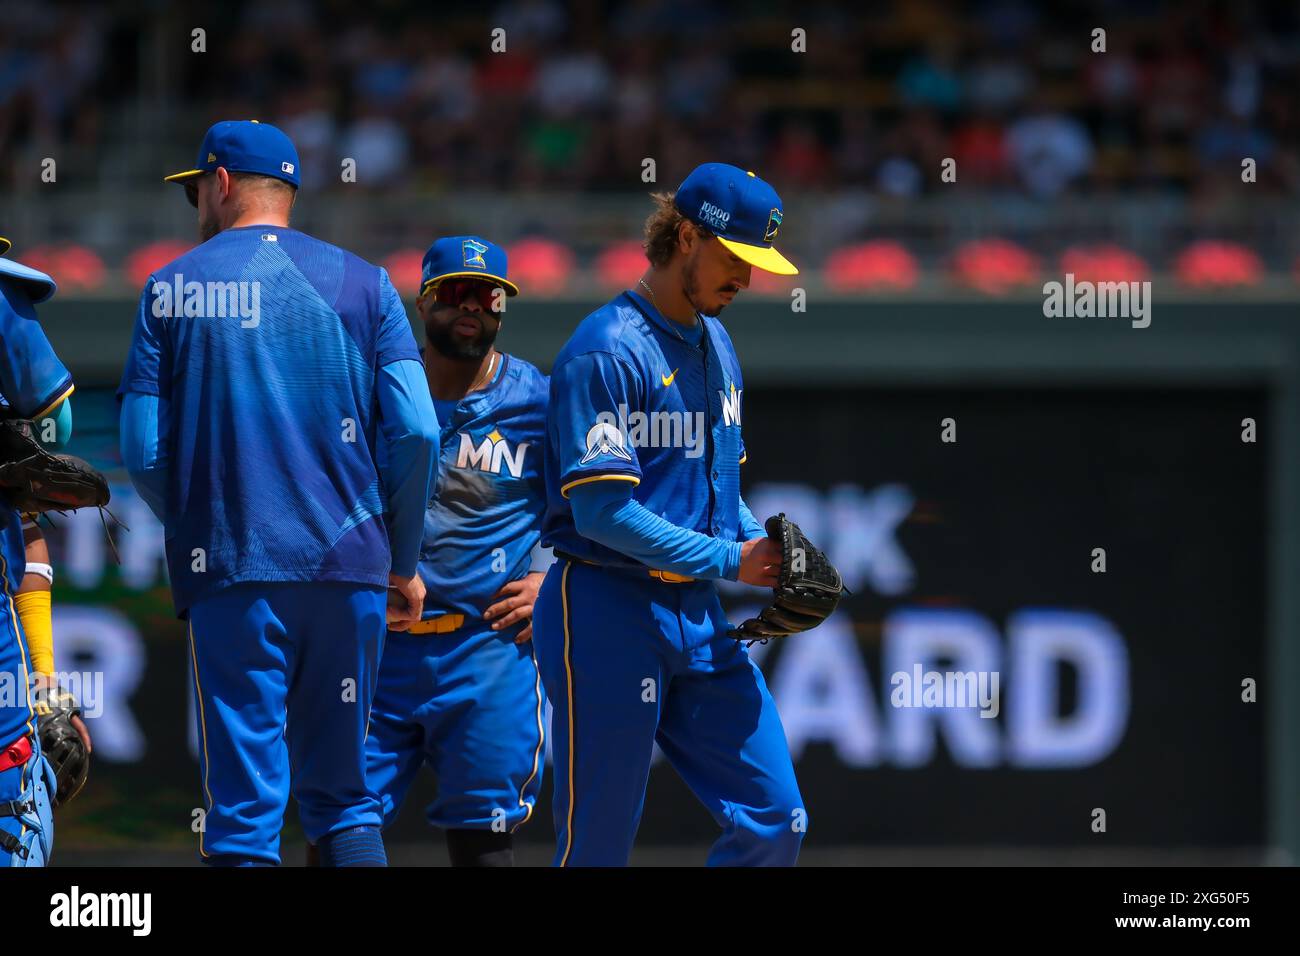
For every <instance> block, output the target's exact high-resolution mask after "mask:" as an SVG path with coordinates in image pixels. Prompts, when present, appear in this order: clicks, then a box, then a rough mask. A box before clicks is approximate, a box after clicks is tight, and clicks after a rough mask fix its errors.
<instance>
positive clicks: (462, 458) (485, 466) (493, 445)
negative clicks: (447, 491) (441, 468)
mask: <svg viewBox="0 0 1300 956" xmlns="http://www.w3.org/2000/svg"><path fill="white" fill-rule="evenodd" d="M530 444H532V443H531V442H526V441H521V442H520V443H519V444H518V445H516V446H515V449H514V451H513V452H512V451H511V450H510V443H509V442H508V441H506V439H505V436H504V435H502V434H501V433H500V432H499V431H497V430H496V429H495V428H493V429H492V430H491V431H490V432H488V433H487V434H486V435H484V436H483V440H482V441H481V442H479V443H478V444H477V445H475V444H474V439H473V438H472V437H470V435H469V434H468V433H466V432H461V433H460V451H459V453H458V454H457V456H456V467H457V468H472V469H475V470H477V471H487V472H491V473H492V474H494V475H499V474H501V466H502V465H504V466H505V468H506V470H507V471H509V472H510V475H511V477H513V478H522V477H523V475H524V455H525V454H526V453H527V452H528V446H529V445H530Z"/></svg>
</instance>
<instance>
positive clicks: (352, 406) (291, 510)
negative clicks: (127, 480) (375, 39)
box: [118, 225, 420, 614]
mask: <svg viewBox="0 0 1300 956" xmlns="http://www.w3.org/2000/svg"><path fill="white" fill-rule="evenodd" d="M403 359H409V360H412V361H417V362H418V361H419V360H420V356H419V352H418V350H417V349H416V345H415V338H414V336H413V335H412V334H411V328H410V325H409V324H408V322H407V318H406V310H405V308H404V307H403V305H402V303H401V300H400V298H399V296H398V294H397V292H396V290H395V289H394V288H393V286H392V283H391V282H390V281H389V279H388V274H387V273H386V272H385V271H384V270H383V269H380V268H378V267H376V266H373V265H370V264H369V263H367V262H364V261H363V260H361V259H359V258H357V257H356V256H353V255H351V254H350V253H347V252H345V251H343V250H342V249H339V248H337V247H335V246H331V245H329V244H327V243H324V242H321V241H319V240H316V239H313V238H311V237H310V236H306V235H304V234H302V233H300V232H297V231H296V230H293V229H287V228H281V227H276V226H264V225H256V226H247V227H243V228H239V229H228V230H226V231H224V232H221V233H219V234H218V235H216V236H214V237H213V238H212V239H210V240H208V241H207V242H205V243H203V244H202V245H201V246H198V247H197V248H195V249H193V250H191V251H190V252H188V253H186V254H185V255H183V256H181V257H180V258H179V259H177V260H176V261H175V262H172V263H171V264H170V265H167V266H165V267H163V268H162V269H160V270H158V272H156V273H155V274H154V275H153V276H151V277H150V279H149V281H148V283H146V285H145V289H144V294H143V295H142V296H141V299H140V309H139V313H138V315H137V317H136V325H135V335H134V339H133V341H132V345H131V354H130V356H129V358H128V359H127V364H126V370H125V372H124V373H123V375H122V384H121V387H120V389H119V392H118V394H119V395H123V394H125V393H127V392H140V393H143V394H146V395H158V396H160V398H161V399H162V400H164V401H165V403H166V405H165V408H166V412H165V414H166V415H167V419H168V420H167V422H165V423H163V424H162V425H161V427H160V435H161V436H164V437H165V441H166V443H167V454H168V456H169V462H168V472H167V478H168V488H167V491H166V517H165V520H164V527H165V530H166V539H167V541H166V546H167V563H168V568H169V571H170V573H171V582H172V593H173V597H174V598H175V601H176V607H177V611H178V612H180V613H182V614H184V613H185V611H186V609H187V608H188V607H189V606H190V605H191V604H193V603H194V602H195V601H196V600H197V599H198V598H200V597H201V596H204V595H207V594H210V593H211V592H213V591H215V590H218V589H220V588H223V587H225V586H228V585H231V584H234V583H237V582H240V581H347V582H353V583H358V584H366V585H381V586H382V585H386V584H387V581H388V571H389V564H390V555H389V544H388V536H387V534H386V531H385V528H384V524H383V520H382V519H383V513H384V501H383V492H382V485H381V482H380V479H379V474H378V471H377V466H376V462H375V444H376V431H377V427H378V420H379V416H378V406H377V399H376V397H375V380H376V376H377V373H378V370H379V369H380V368H382V367H383V366H384V365H387V364H389V363H391V362H397V361H400V360H403Z"/></svg>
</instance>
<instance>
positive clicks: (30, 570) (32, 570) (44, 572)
mask: <svg viewBox="0 0 1300 956" xmlns="http://www.w3.org/2000/svg"><path fill="white" fill-rule="evenodd" d="M26 573H27V574H39V575H40V576H41V577H43V578H44V579H45V580H47V581H49V582H50V587H53V586H54V567H53V565H49V564H41V563H40V562H38V561H28V562H27V571H26Z"/></svg>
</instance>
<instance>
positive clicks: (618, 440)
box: [578, 422, 632, 465]
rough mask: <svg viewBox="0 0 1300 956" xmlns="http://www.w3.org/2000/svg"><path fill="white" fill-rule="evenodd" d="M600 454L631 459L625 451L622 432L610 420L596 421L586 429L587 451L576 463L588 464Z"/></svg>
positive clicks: (625, 444)
mask: <svg viewBox="0 0 1300 956" xmlns="http://www.w3.org/2000/svg"><path fill="white" fill-rule="evenodd" d="M601 455H613V456H614V457H615V458H621V459H623V460H624V461H631V460H632V456H631V455H629V454H628V452H627V441H626V440H624V438H623V432H622V431H620V430H619V427H618V426H617V425H615V424H613V423H611V422H596V424H594V425H592V426H591V427H590V428H588V429H587V453H586V454H585V455H583V456H582V460H581V461H579V462H578V464H580V465H587V464H590V463H591V462H593V461H595V460H596V459H597V458H599V457H600V456H601Z"/></svg>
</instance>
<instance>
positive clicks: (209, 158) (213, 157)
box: [208, 153, 217, 163]
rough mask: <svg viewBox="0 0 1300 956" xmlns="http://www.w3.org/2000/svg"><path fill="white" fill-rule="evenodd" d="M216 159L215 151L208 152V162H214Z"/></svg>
mask: <svg viewBox="0 0 1300 956" xmlns="http://www.w3.org/2000/svg"><path fill="white" fill-rule="evenodd" d="M216 161H217V154H216V153H208V162H210V163H215V162H216Z"/></svg>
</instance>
